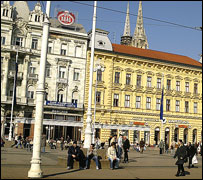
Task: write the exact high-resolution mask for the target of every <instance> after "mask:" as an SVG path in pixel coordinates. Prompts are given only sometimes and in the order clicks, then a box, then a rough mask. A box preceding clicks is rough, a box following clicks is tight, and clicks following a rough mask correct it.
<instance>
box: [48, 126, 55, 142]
mask: <svg viewBox="0 0 203 180" xmlns="http://www.w3.org/2000/svg"><path fill="white" fill-rule="evenodd" d="M53 129H54V128H53V127H52V126H50V125H49V126H46V130H48V141H50V137H51V131H52V130H53Z"/></svg>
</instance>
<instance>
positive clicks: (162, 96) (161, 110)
mask: <svg viewBox="0 0 203 180" xmlns="http://www.w3.org/2000/svg"><path fill="white" fill-rule="evenodd" d="M163 98H164V89H162V95H161V107H160V120H162V121H163Z"/></svg>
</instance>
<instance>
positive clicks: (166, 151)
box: [165, 142, 169, 154]
mask: <svg viewBox="0 0 203 180" xmlns="http://www.w3.org/2000/svg"><path fill="white" fill-rule="evenodd" d="M168 148H169V146H168V143H167V142H166V143H165V153H166V154H168Z"/></svg>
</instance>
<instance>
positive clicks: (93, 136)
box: [92, 64, 104, 144]
mask: <svg viewBox="0 0 203 180" xmlns="http://www.w3.org/2000/svg"><path fill="white" fill-rule="evenodd" d="M98 70H101V72H104V67H101V65H100V64H97V65H96V67H95V69H94V72H96V83H95V94H94V95H95V96H94V122H93V124H92V131H93V135H92V143H93V144H94V143H95V119H96V104H97V101H96V94H97V81H98V80H97V79H98Z"/></svg>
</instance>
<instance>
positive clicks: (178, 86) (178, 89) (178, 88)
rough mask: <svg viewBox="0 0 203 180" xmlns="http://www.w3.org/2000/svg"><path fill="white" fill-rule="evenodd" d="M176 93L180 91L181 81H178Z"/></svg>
mask: <svg viewBox="0 0 203 180" xmlns="http://www.w3.org/2000/svg"><path fill="white" fill-rule="evenodd" d="M176 91H180V81H176Z"/></svg>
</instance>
